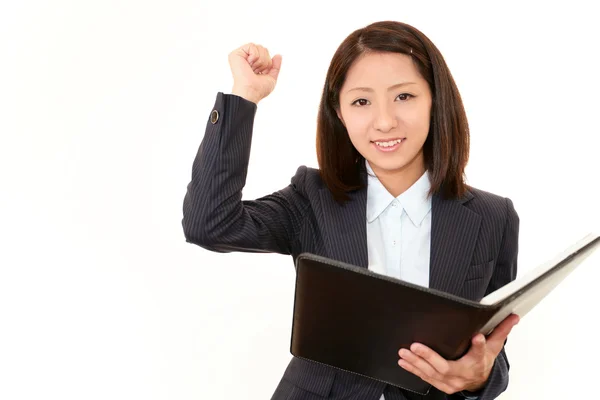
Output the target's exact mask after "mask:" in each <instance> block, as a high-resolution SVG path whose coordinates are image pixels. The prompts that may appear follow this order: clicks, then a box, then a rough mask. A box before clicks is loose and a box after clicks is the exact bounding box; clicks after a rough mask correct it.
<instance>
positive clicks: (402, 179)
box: [371, 155, 425, 197]
mask: <svg viewBox="0 0 600 400" xmlns="http://www.w3.org/2000/svg"><path fill="white" fill-rule="evenodd" d="M371 169H372V170H373V172H374V173H375V175H377V179H379V181H380V182H381V184H382V185H383V186H384V187H385V188H386V189H387V191H388V192H390V194H391V195H392V196H394V197H398V196H400V195H401V194H402V193H404V192H405V191H406V190H407V189H408V188H410V187H411V186H412V185H414V183H415V182H416V181H418V180H419V178H420V177H421V176H423V174H424V173H425V163H424V160H423V156H422V155H421V156H420V157H417V158H415V159H414V160H412V161H411V162H410V163H409V164H407V165H405V166H403V167H402V168H400V169H395V170H386V169H381V168H379V167H377V166H374V165H371Z"/></svg>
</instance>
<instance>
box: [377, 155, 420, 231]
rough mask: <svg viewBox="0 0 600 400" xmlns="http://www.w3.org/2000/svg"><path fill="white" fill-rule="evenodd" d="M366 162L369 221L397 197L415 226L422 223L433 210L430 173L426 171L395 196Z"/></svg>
mask: <svg viewBox="0 0 600 400" xmlns="http://www.w3.org/2000/svg"><path fill="white" fill-rule="evenodd" d="M365 164H366V167H367V172H368V185H367V221H368V222H369V223H371V222H373V221H374V220H376V219H377V218H378V217H379V215H381V213H382V212H384V211H385V209H386V208H388V206H389V205H390V204H391V203H392V202H393V201H394V199H397V200H398V202H399V203H400V206H401V207H402V208H403V209H404V210H405V211H406V214H407V215H408V218H410V220H411V222H412V223H413V224H414V225H415V226H419V225H421V222H422V221H423V219H425V216H427V214H428V213H429V211H430V210H431V197H430V196H429V195H428V194H429V189H430V188H431V183H430V181H429V173H428V172H427V171H425V173H424V174H423V175H422V176H421V177H420V178H419V179H418V180H417V181H416V182H415V183H414V184H413V185H412V186H411V187H409V188H408V189H407V190H406V191H405V192H404V193H402V194H400V195H399V196H398V197H396V198H394V196H392V195H391V193H390V192H388V190H387V189H386V188H385V187H384V186H383V184H382V183H381V182H380V181H379V179H378V178H377V176H376V175H375V173H374V172H373V170H372V169H371V166H370V165H369V162H368V161H366V160H365Z"/></svg>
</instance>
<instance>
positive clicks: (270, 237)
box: [182, 92, 308, 254]
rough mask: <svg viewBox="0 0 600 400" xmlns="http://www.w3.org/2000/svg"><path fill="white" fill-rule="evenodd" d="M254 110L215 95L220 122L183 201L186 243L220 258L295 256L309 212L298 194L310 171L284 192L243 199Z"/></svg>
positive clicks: (208, 136) (208, 135)
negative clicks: (232, 255) (248, 254)
mask: <svg viewBox="0 0 600 400" xmlns="http://www.w3.org/2000/svg"><path fill="white" fill-rule="evenodd" d="M256 109H257V105H256V103H254V102H252V101H249V100H247V99H245V98H243V97H240V96H237V95H234V94H223V93H221V92H219V93H218V94H217V99H216V101H215V105H214V108H213V110H214V111H213V112H212V113H211V115H212V116H215V115H218V119H217V121H214V117H213V118H212V119H209V121H208V123H207V128H206V132H205V135H204V138H203V139H202V143H201V144H200V148H199V149H198V153H197V154H196V158H195V160H194V163H193V166H192V180H191V181H190V183H189V184H188V186H187V193H186V195H185V198H184V201H183V220H182V225H183V231H184V233H185V237H186V241H187V242H190V243H194V244H197V245H199V246H201V247H203V248H206V249H209V250H212V251H217V252H230V251H245V252H276V253H281V254H291V253H292V250H293V247H294V242H295V239H296V237H297V235H298V232H299V229H300V228H301V225H302V220H303V215H304V212H305V211H306V209H307V208H308V201H307V200H306V199H305V198H304V196H302V194H301V193H300V192H299V191H298V187H299V186H303V179H304V174H305V171H306V168H305V167H301V168H299V169H298V172H297V173H296V175H295V176H294V177H293V178H292V182H291V184H290V185H289V186H288V187H286V188H284V189H283V190H280V191H278V192H275V193H273V194H270V195H268V196H265V197H262V198H260V199H256V200H246V201H242V199H241V198H242V189H243V188H244V185H245V183H246V176H247V171H248V161H249V158H250V147H251V141H252V128H253V122H254V115H255V113H256ZM215 111H216V112H217V113H218V114H215ZM213 121H214V122H215V123H213Z"/></svg>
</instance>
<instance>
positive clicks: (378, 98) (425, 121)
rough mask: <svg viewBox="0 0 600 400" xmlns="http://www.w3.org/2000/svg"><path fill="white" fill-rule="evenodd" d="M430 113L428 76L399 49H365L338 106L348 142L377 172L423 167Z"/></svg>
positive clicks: (418, 170)
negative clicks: (348, 137)
mask: <svg viewBox="0 0 600 400" xmlns="http://www.w3.org/2000/svg"><path fill="white" fill-rule="evenodd" d="M430 113H431V90H430V89H429V85H428V84H427V81H426V80H425V79H423V77H421V75H420V74H419V72H418V70H417V67H416V66H415V65H414V64H413V61H412V58H411V56H408V55H405V54H398V53H368V54H366V55H364V56H363V57H361V58H359V59H357V60H356V61H355V63H354V64H353V65H352V67H351V68H350V70H349V71H348V73H347V76H346V81H345V82H344V85H343V86H342V89H341V91H340V109H339V110H337V114H338V117H339V118H340V120H341V121H342V122H343V124H344V125H345V126H346V129H347V130H348V135H349V136H350V140H351V141H352V144H353V145H354V147H355V148H356V149H357V150H358V152H359V153H360V154H362V156H363V157H364V158H365V159H367V161H369V164H370V165H371V167H372V168H373V171H374V172H375V173H376V174H377V175H378V176H379V175H380V174H383V175H394V174H395V173H398V172H402V171H404V172H408V171H412V173H413V174H416V175H418V176H420V175H421V174H423V173H424V172H425V163H424V159H423V144H424V143H425V139H426V138H427V134H428V132H429V121H430ZM411 175H412V174H411Z"/></svg>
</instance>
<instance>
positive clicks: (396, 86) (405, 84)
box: [346, 82, 416, 93]
mask: <svg viewBox="0 0 600 400" xmlns="http://www.w3.org/2000/svg"><path fill="white" fill-rule="evenodd" d="M407 85H416V82H402V83H397V84H395V85H393V86H390V87H389V88H388V92H389V91H391V90H394V89H397V88H399V87H402V86H407ZM353 90H362V91H365V92H373V91H374V90H373V89H371V88H370V87H355V88H352V89H350V90H348V91H346V93H348V92H352V91H353Z"/></svg>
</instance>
